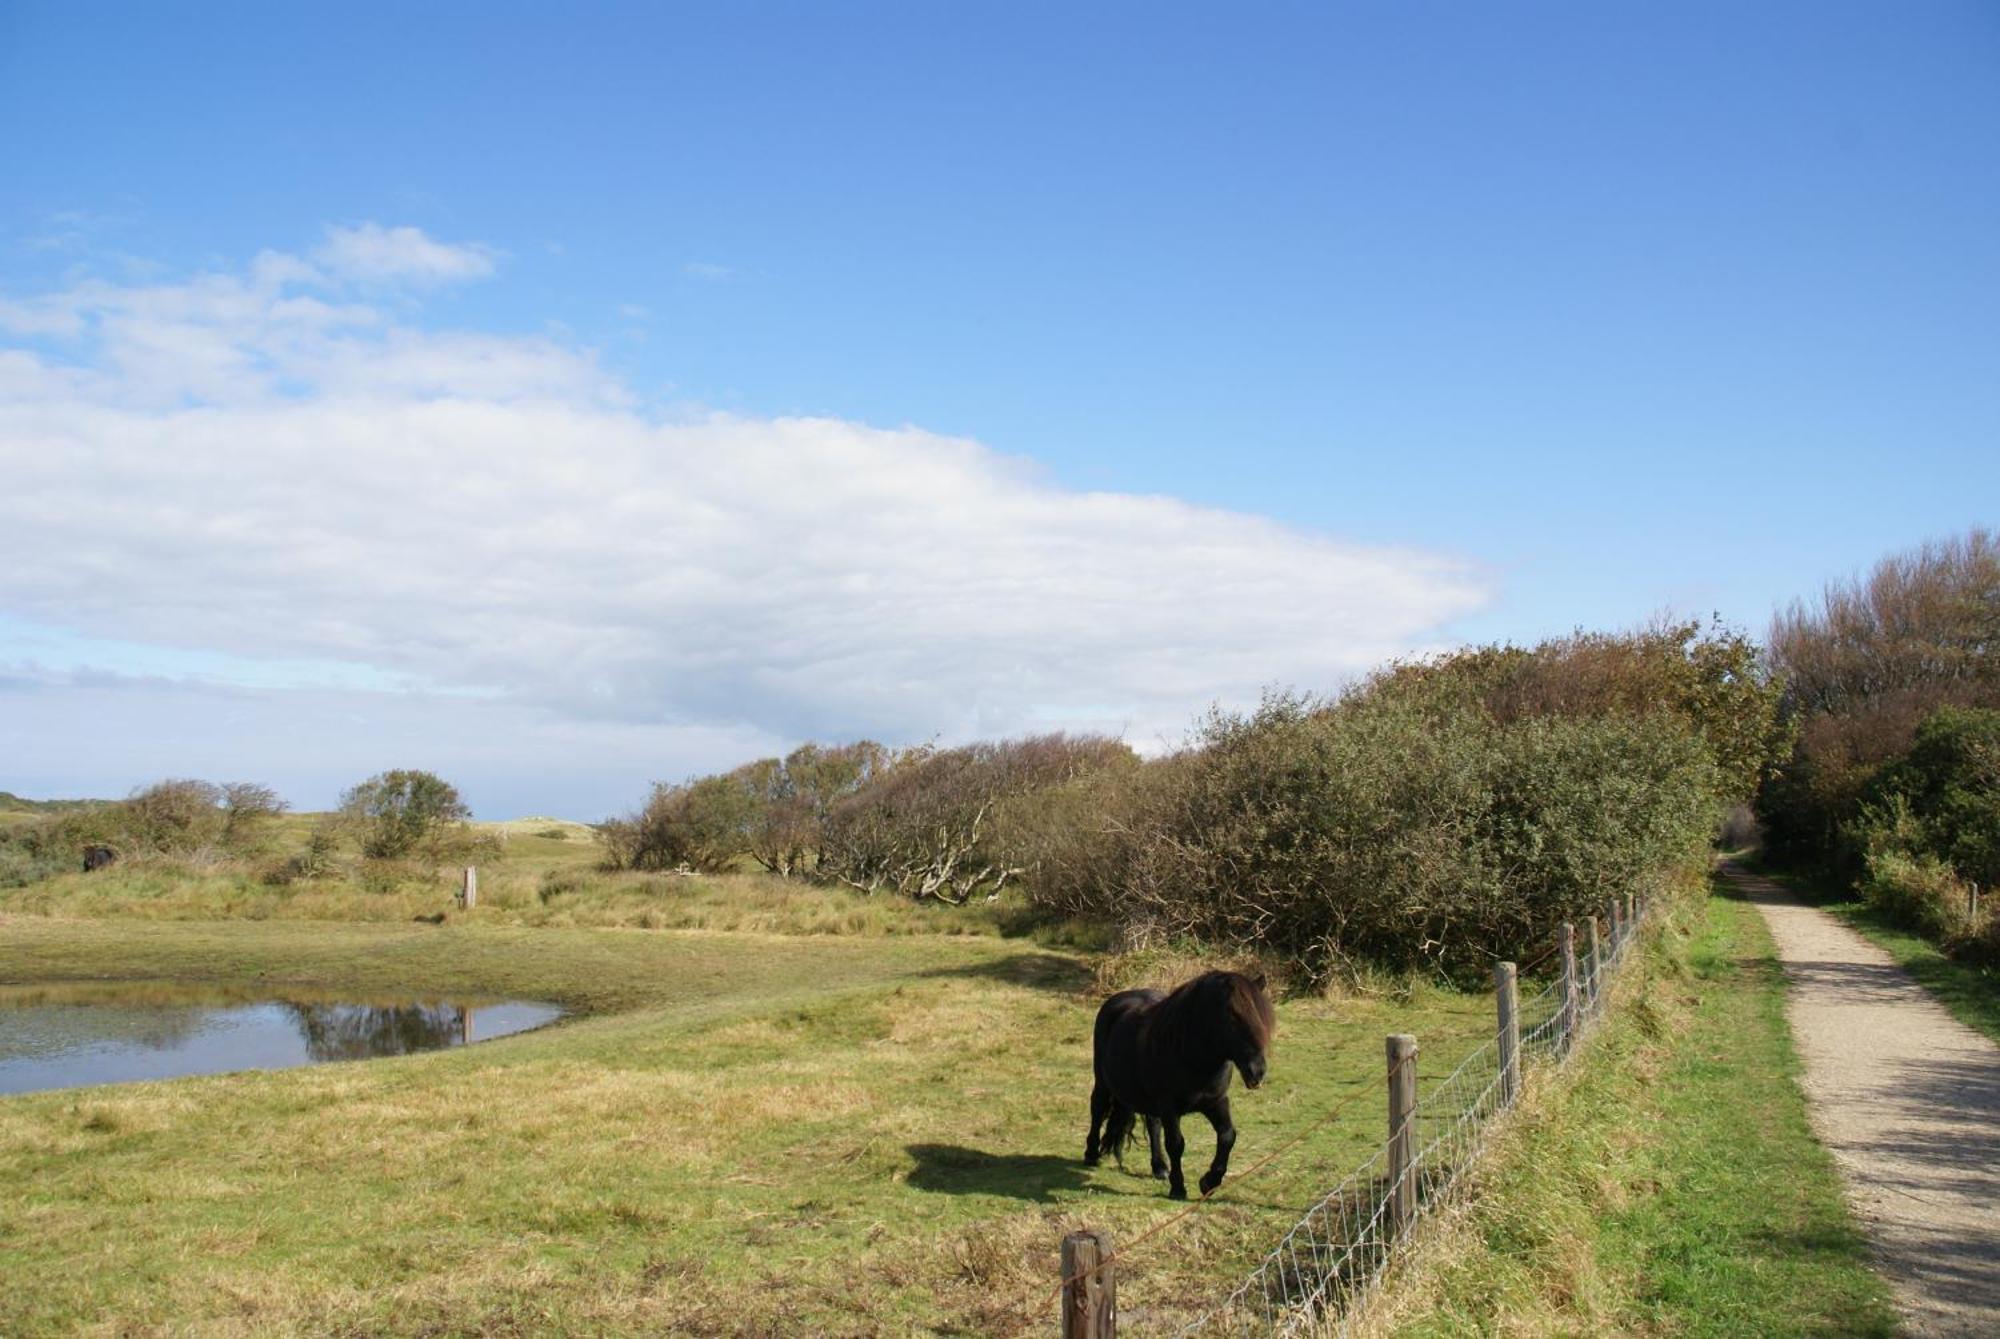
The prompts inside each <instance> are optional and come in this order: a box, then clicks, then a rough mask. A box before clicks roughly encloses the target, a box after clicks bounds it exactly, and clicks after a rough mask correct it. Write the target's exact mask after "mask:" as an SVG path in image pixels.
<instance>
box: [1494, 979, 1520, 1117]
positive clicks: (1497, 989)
mask: <svg viewBox="0 0 2000 1339" xmlns="http://www.w3.org/2000/svg"><path fill="white" fill-rule="evenodd" d="M1493 1001H1494V1010H1495V1013H1496V1015H1497V1018H1498V1022H1499V1025H1500V1105H1501V1107H1502V1108H1503V1109H1504V1108H1506V1107H1511V1106H1513V1105H1514V1099H1515V1098H1517V1097H1519V1096H1520V1095H1521V982H1520V977H1519V975H1518V974H1517V973H1516V971H1515V969H1514V964H1513V963H1511V962H1496V963H1494V964H1493Z"/></svg>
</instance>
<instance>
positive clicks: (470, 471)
mask: <svg viewBox="0 0 2000 1339" xmlns="http://www.w3.org/2000/svg"><path fill="white" fill-rule="evenodd" d="M279 11H280V7H263V6H229V7H222V6H200V5H192V6H190V5H177V6H158V5H144V6H101V5H89V4H66V5H60V6H57V5H35V4H0V302H9V303H11V304H12V307H11V308H9V309H0V316H4V312H5V310H11V311H12V312H13V319H12V322H11V325H7V324H5V323H4V322H0V358H4V357H5V356H6V354H7V351H8V350H13V351H14V354H15V357H16V362H15V364H13V366H14V368H15V371H16V373H17V376H16V378H15V380H14V381H13V382H9V381H7V380H5V379H4V377H0V405H9V404H11V409H12V413H11V415H10V416H8V417H6V418H4V419H0V424H4V426H0V462H4V463H5V465H6V468H7V470H8V474H9V477H11V478H12V479H14V480H15V481H16V488H15V490H14V491H15V494H16V497H15V504H14V505H15V506H16V508H17V510H16V511H14V512H11V513H10V512H6V510H5V508H6V505H7V504H5V503H4V502H0V522H4V523H7V529H0V565H4V566H5V568H6V569H7V571H8V575H7V576H5V577H4V578H0V788H11V789H15V790H20V791H24V792H27V793H53V792H57V791H63V792H71V793H76V792H88V793H98V794H104V793H120V792H122V791H123V790H125V789H129V788H130V787H131V786H133V785H136V784H140V783H142V782H144V781H147V780H150V779H153V778H154V777H155V776H158V775H163V774H167V773H180V772H194V773H197V774H202V775H215V776H217V777H219V778H220V777H223V776H225V775H226V776H228V777H234V776H237V775H243V776H246V777H250V778H252V779H259V780H267V781H271V782H273V783H274V784H277V785H278V786H279V788H280V789H281V790H284V791H285V792H286V793H287V794H290V795H292V797H293V798H294V799H295V800H296V801H297V802H299V803H301V804H306V805H318V804H324V803H326V802H328V801H330V799H331V798H332V795H333V794H334V793H335V792H337V790H338V788H339V787H340V786H341V785H344V784H347V783H348V782H351V781H353V780H356V779H358V778H359V776H361V775H365V774H366V773H367V772H370V771H375V770H380V769H381V768H385V767H392V766H407V765H427V764H435V765H437V766H438V767H439V770H444V771H447V772H448V773H449V774H453V775H454V777H455V779H457V780H459V781H460V782H461V784H462V785H463V786H464V788H465V789H466V790H467V792H468V794H469V795H470V796H471V797H472V799H473V802H474V804H475V806H476V807H478V808H479V809H480V811H481V812H482V814H484V815H487V816H494V817H501V816H506V815H507V814H509V813H520V812H531V811H555V812H561V813H566V814H571V815H574V816H579V817H594V816H597V815H599V814H601V813H603V812H606V811H608V810H609V809H612V808H616V807H619V806H621V805H624V804H628V803H630V802H631V800H633V799H636V798H637V796H638V793H639V791H640V790H642V789H643V785H644V782H645V781H646V780H647V779H650V778H652V777H656V776H657V777H675V776H679V775H683V774H685V773H687V772H689V771H693V770H696V769H699V768H705V767H709V766H720V765H724V764H726V763H728V762H731V761H734V760H735V758H736V757H737V756H749V754H750V753H752V752H756V751H760V750H763V749H766V748H775V747H782V746H783V745H784V744H785V743H787V742H792V741H795V740H797V739H799V738H803V737H805V736H806V735H808V734H822V735H824V734H851V733H860V732H864V731H865V732H869V733H875V734H880V735H900V736H902V737H905V738H923V737H927V736H929V735H931V734H934V733H935V734H940V735H943V736H945V737H948V738H949V737H959V736H964V735H969V734H975V733H992V732H1004V731H1011V730H1016V729H1028V728H1041V727H1045V726H1049V725H1073V726H1089V727H1098V728H1109V729H1122V730H1124V731H1126V732H1127V733H1128V734H1130V735H1133V736H1134V737H1136V738H1138V739H1140V740H1141V741H1142V742H1146V741H1154V742H1157V741H1158V740H1160V739H1163V738H1167V737H1169V736H1170V735H1171V733H1172V731H1173V730H1174V729H1175V728H1176V727H1175V723H1176V722H1184V721H1186V720H1187V719H1189V718H1190V717H1191V716H1192V714H1193V713H1194V711H1195V710H1197V709H1198V708H1199V707H1200V706H1201V705H1202V704H1203V703H1204V702H1206V701H1207V700H1209V699H1210V698H1214V697H1220V698H1223V699H1224V700H1232V701H1233V700H1241V699H1242V698H1243V697H1244V696H1245V695H1246V694H1253V693H1254V691H1255V688H1256V686H1257V685H1258V684H1261V683H1269V682H1297V683H1301V684H1304V685H1306V686H1315V687H1327V686H1332V684H1334V683H1336V682H1338V680H1339V678H1340V677H1341V676H1342V675H1344V674H1348V673H1352V672H1354V670H1355V669H1356V668H1357V667H1360V666H1364V665H1366V664H1369V663H1374V662H1375V661H1377V660H1379V659H1380V658H1382V657H1383V656H1385V655H1391V654H1395V653H1397V652H1398V651H1408V650H1418V649H1424V648H1429V647H1436V646H1441V645H1449V644H1452V643H1454V642H1458V641H1462V640H1488V639H1505V638H1512V639H1515V640H1525V639H1532V638H1535V637H1538V636H1542V635H1546V634H1548V633H1551V632H1560V631H1563V630H1566V629H1568V628H1571V627H1573V626H1578V625H1583V626H1591V627H1600V626H1620V625H1626V624H1630V623H1633V622H1636V621H1639V620H1641V619H1644V618H1646V617H1647V616H1649V615H1651V614H1653V613H1654V612H1656V611H1659V610H1661V609H1664V608H1672V609H1676V610H1679V611H1682V612H1688V613H1707V612H1708V611H1710V610H1718V611H1720V612H1721V613H1722V614H1723V615H1724V616H1725V617H1726V618H1729V619H1732V620H1734V621H1736V622H1738V623H1739V624H1742V625H1745V626H1747V627H1749V628H1751V629H1752V630H1761V629H1762V627H1763V625H1764V622H1765V620H1766V619H1767V618H1768V617H1769V615H1770V613H1771V611H1772V609H1773V607H1774V606H1775V605H1777V604H1780V603H1782V602H1784V601H1787V600H1789V599H1790V598H1792V597H1794V596H1796V595H1800V594H1808V593H1810V592H1811V591H1812V590H1814V589H1815V588H1816V587H1817V586H1818V585H1819V583H1821V582H1822V581H1824V580H1825V579H1827V578H1829V577H1836V576H1842V575H1846V574H1849V573H1852V572H1853V571H1855V570H1856V569H1858V568H1861V567H1863V566H1865V565H1866V564H1867V563H1869V562H1871V561H1872V560H1873V559H1874V558H1876V557H1877V556H1879V555H1881V554H1882V553H1884V552H1886V551H1889V550H1892V549H1896V548H1901V547H1905V546H1908V545H1911V544H1914V543H1917V542H1920V541H1922V540H1924V539H1926V538H1930V537H1934V536H1940V535H1944V534H1949V533H1953V532H1956V531H1960V530H1963V529H1965V528H1966V527H1968V526H1970V525H1973V524H1978V523H1987V524H1991V523H1993V521H1994V520H1995V517H1994V514H1993V499H1994V498H1996V497H2000V487H1996V485H2000V477H1997V476H2000V463H1996V462H2000V449H1996V446H2000V443H1996V428H2000V322H1996V320H1995V319H1994V316H1993V313H1994V312H1995V311H1996V310H2000V243H1996V240H1995V239H1996V238H2000V171H1996V168H1995V165H1996V163H2000V79H1996V78H1995V77H1994V76H1995V73H1996V71H2000V11H1996V10H1995V9H1994V8H1993V7H1992V6H1990V5H1985V4H1956V5H1954V4H1925V5H1917V6H1888V5H1879V4H1877V5H1854V6H1842V5H1828V4H1814V5H1810V6H1807V5H1776V4H1773V5H1763V6H1756V7H1743V6H1725V5H1714V6H1704V5H1693V4H1684V5H1675V6H1657V7H1650V8H1648V9H1646V10H1644V11H1641V10H1640V9H1639V8H1638V7H1636V6H1602V5H1582V4H1577V5H1532V6H1509V7H1504V8H1503V7H1476V6H1431V5H1407V6H1386V5H1339V6H1313V7H1304V6H1300V7H1265V6H1259V7H1255V8H1244V7H1228V8H1226V9H1225V8H1223V7H1214V8H1211V9H1206V10H1202V9H1192V8H1187V7H1177V6H1160V5H1152V6H1128V7H1098V6H1093V7H1090V8H1089V10H1088V12H1085V11H1084V7H1079V6H1046V7H1037V6H1026V5H1009V6H992V7H981V8H977V9H975V8H974V7H971V6H938V5H924V6H905V7H897V6H869V5H851V6H843V7H835V6H805V5H799V6H775V5H733V6H717V7H712V8H702V7H696V6H678V7H674V8H673V9H671V10H669V9H666V8H664V7H659V6H632V7H616V6H564V7H553V6H537V7H530V6H516V5H494V4H482V5H476V6H471V5H468V6H450V5H426V6H422V7H418V8H415V9H414V10H413V8H412V7H409V6H370V5H355V4H349V5H342V6H338V7H331V6H330V7H326V8H325V9H324V10H323V11H321V12H319V13H307V12H302V11H300V10H298V9H286V10H285V11H284V12H279ZM260 254H275V255H282V256H284V257H288V258H290V262H289V263H288V264H289V268H286V267H280V266H278V265H276V263H275V262H273V263H270V264H267V265H266V266H265V267H264V269H262V270H258V269H257V268H256V266H257V263H258V262H257V257H258V256H259V255H260ZM218 284H221V285H224V286H228V285H234V287H230V288H229V290H228V292H229V297H228V300H227V301H226V302H221V301H215V300H211V299H214V297H215V292H216V291H217V290H216V286H217V285H218ZM300 304H316V305H313V306H312V307H311V308H310V309H309V310H308V309H307V308H305V307H302V306H301V305H300ZM350 336H351V338H350ZM0 366H5V365H0ZM225 370H226V375H225ZM523 387H528V388H529V389H527V390H524V389H523ZM8 396H12V397H13V398H12V400H11V402H10V401H9V400H8V399H7V398H6V397H8ZM371 415H372V416H373V417H370V416H371ZM800 425H806V426H803V427H802V426H800ZM906 430H907V431H906ZM274 442H277V443H280V444H283V443H290V444H291V446H290V448H286V447H284V446H282V445H280V446H273V445H272V444H273V443H274ZM285 449H293V450H296V452H297V453H298V454H297V455H296V456H290V457H287V456H284V455H283V450H285ZM606 453H608V454H606ZM57 458H59V459H60V460H66V461H67V462H68V463H69V468H68V469H67V471H65V470H64V469H62V468H58V467H57V466H54V465H51V464H50V463H49V462H50V461H51V460H52V459H57ZM407 461H421V462H422V464H421V465H420V466H415V467H410V468H409V469H408V475H409V477H408V480H407V484H408V486H407V487H404V488H399V487H398V486H397V484H396V480H397V477H398V475H399V473H401V472H402V471H403V469H404V468H405V465H404V462H407ZM24 462H29V464H24ZM301 462H312V463H311V465H310V467H308V466H307V465H305V464H302V463H301ZM566 462H567V463H566ZM577 462H580V463H577ZM260 471H263V473H260ZM577 471H582V472H584V473H586V474H588V475H590V476H591V477H592V478H593V479H596V480H598V481H600V482H603V483H605V484H606V486H604V487H597V488H593V487H590V486H586V485H585V484H584V483H581V482H579V481H578V480H577V479H576V478H575V477H574V475H575V474H576V473H577ZM857 477H859V478H863V479H865V480H866V482H867V487H866V488H865V489H862V490H861V492H860V493H857V494H856V495H854V496H852V497H850V496H848V495H847V494H846V493H845V492H844V490H845V489H846V487H847V486H848V484H849V483H851V482H853V481H854V480H855V479H856V478H857ZM308 478H309V479H310V481H311V485H310V487H309V488H308V487H307V486H306V485H305V484H303V483H301V480H302V479H308ZM177 489H178V490H184V491H185V496H184V497H182V496H181V494H180V493H177V492H176V491H175V490H177ZM288 489H293V490H297V491H296V492H293V493H288V492H287V490H288ZM176 498H180V501H178V502H176V501H175V500H174V499H176ZM321 500H325V501H326V505H325V506H324V507H322V506H319V505H316V504H317V503H319V502H320V501H321ZM92 510H95V512H96V515H95V516H94V517H93V516H92V515H88V514H85V513H88V512H90V511H92ZM197 516H198V517H199V519H198V520H197V519H190V518H191V517H197ZM850 526H851V527H852V529H851V530H850V531H847V532H846V538H845V539H844V540H843V538H842V535H843V527H850ZM485 527H494V528H500V529H503V530H505V531H507V532H509V533H512V534H514V535H515V536H517V537H519V542H518V543H516V544H513V545H511V546H510V545H504V544H501V543H499V541H498V540H496V538H495V537H494V536H492V535H490V534H487V533H486V530H485ZM802 529H807V530H810V531H812V532H813V534H814V536H815V540H814V542H813V543H812V544H808V545H800V544H799V543H797V542H796V541H797V537H798V536H799V534H800V532H801V530H802ZM274 530H282V531H284V532H285V533H286V534H287V535H289V536H290V538H289V539H287V540H286V541H285V542H284V543H282V544H280V543H278V542H276V541H275V540H270V539H268V538H265V537H264V536H267V534H268V533H269V532H271V531H274ZM10 533H11V536H12V537H11V538H10V537H9V535H10ZM251 535H255V536H259V538H258V539H257V541H256V545H254V546H252V547H244V546H245V545H248V544H250V542H251V541H250V540H249V539H247V538H246V536H251ZM432 545H437V546H440V547H438V548H433V547H430V546H432ZM485 545H492V546H493V547H492V548H491V549H490V550H489V549H487V548H484V547H482V546H485ZM468 553H471V554H473V555H474V556H473V557H472V558H467V557H466V555H467V554H468ZM752 554H761V555H762V557H761V558H759V559H758V560H756V561H752V560H751V557H750V555H752ZM384 555H388V556H389V557H393V558H395V559H396V561H395V562H391V561H388V560H387V558H384ZM786 555H789V557H787V556H786ZM940 555H947V556H945V557H941V556H940ZM373 559H381V561H372V560H373ZM529 559H532V561H529ZM419 561H421V562H426V563H430V564H432V565H433V566H434V567H435V568H436V572H435V576H436V580H428V581H427V580H411V579H410V578H409V570H408V564H409V563H411V562H419ZM458 562H467V563H470V566H466V567H458V566H454V565H453V564H454V563H458ZM1266 570H1268V572H1269V573H1270V574H1271V575H1270V576H1269V577H1268V578H1267V577H1265V576H1261V575H1259V573H1261V572H1264V571H1266ZM339 573H344V574H345V575H344V577H343V578H342V579H339V580H336V579H335V577H336V574H339ZM661 573H669V574H678V575H672V576H660V575H659V574H661ZM224 574H228V576H225V575H224ZM447 576H449V577H451V578H452V580H451V581H450V582H447V581H446V580H445V578H446V577H447ZM656 576H658V577H659V579H658V580H655V579H653V578H654V577H656ZM231 578H233V579H231ZM191 587H195V588H199V590H200V592H201V593H200V594H198V595H197V594H190V593H189V589H190V588H191ZM745 606H749V607H752V608H754V610H755V617H754V618H746V617H745V616H743V615H742V609H743V608H744V607H745ZM994 611H998V612H997V614H996V613H995V612H994ZM989 614H990V615H993V616H990V617H989V616H988V615H989ZM760 647H767V648H772V649H771V650H770V652H769V654H765V653H764V652H762V651H760V649H759V648H760ZM169 721H172V722H174V723H175V724H173V725H172V727H171V728H169V726H168V725H167V724H166V722H169ZM303 721H322V722H324V724H323V726H322V727H320V728H317V729H310V730H309V729H306V728H304V727H303V726H301V725H300V724H299V723H300V722H303ZM280 722H285V723H289V724H287V725H286V726H285V727H284V728H282V729H281V728H280V726H279V724H278V723H280ZM10 737H11V743H12V746H11V747H9V746H8V745H9V740H10ZM280 737H282V738H283V740H284V741H285V742H284V745H283V747H282V748H281V747H279V745H278V744H277V743H276V742H274V741H276V740H278V739H279V738H280ZM79 740H86V741H95V743H96V744H97V747H85V748H78V747H77V743H78V741H79ZM412 755H414V756H412ZM557 756H559V757H560V763H559V764H558V763H556V762H555V761H553V759H554V758H556V757H557ZM377 758H379V761H374V762H371V761H370V760H371V759H377ZM356 769H359V770H358V771H357V770H356Z"/></svg>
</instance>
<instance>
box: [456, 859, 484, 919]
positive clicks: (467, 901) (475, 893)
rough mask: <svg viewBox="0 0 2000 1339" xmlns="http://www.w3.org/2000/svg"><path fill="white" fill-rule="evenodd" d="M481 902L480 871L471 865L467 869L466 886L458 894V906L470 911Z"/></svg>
mask: <svg viewBox="0 0 2000 1339" xmlns="http://www.w3.org/2000/svg"><path fill="white" fill-rule="evenodd" d="M478 901H479V871H478V870H477V869H475V868H474V867H473V866H471V865H467V866H466V867H465V884H464V886H463V887H461V888H460V889H459V892H458V905H460V906H461V907H464V908H465V909H466V910H468V911H470V910H471V909H472V907H473V905H474V904H476V903H477V902H478Z"/></svg>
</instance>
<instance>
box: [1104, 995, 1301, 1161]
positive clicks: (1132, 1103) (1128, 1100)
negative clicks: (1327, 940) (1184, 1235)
mask: <svg viewBox="0 0 2000 1339" xmlns="http://www.w3.org/2000/svg"><path fill="white" fill-rule="evenodd" d="M1276 1026H1277V1015H1276V1014H1275V1013H1274V1012H1273V1011H1272V1009H1271V999H1270V996H1268V995H1266V994H1265V993H1264V978H1263V976H1262V974H1259V975H1257V976H1244V975H1243V974H1242V973H1240V972H1207V973H1204V974H1203V975H1201V976H1198V977H1196V978H1195V979H1194V980H1192V981H1189V982H1187V983H1186V984H1185V985H1182V986H1180V987H1178V988H1176V989H1175V990H1174V991H1173V992H1172V993H1171V994H1169V993H1167V992H1165V991H1159V990H1124V991H1120V992H1119V993H1118V994H1116V995H1113V996H1112V997H1111V998H1110V999H1108V1000H1106V1001H1105V1002H1104V1006H1103V1007H1102V1008H1101V1009H1099V1010H1098V1011H1097V1030H1096V1036H1095V1042H1096V1045H1095V1049H1094V1053H1093V1055H1092V1068H1093V1070H1094V1071H1095V1074H1096V1083H1095V1085H1094V1086H1093V1087H1092V1088H1091V1090H1090V1139H1089V1141H1088V1142H1087V1143H1085V1144H1084V1147H1083V1160H1084V1162H1085V1163H1086V1164H1088V1165H1090V1166H1093V1167H1094V1166H1096V1165H1097V1161H1098V1159H1099V1158H1101V1157H1102V1156H1103V1155H1104V1151H1105V1150H1106V1149H1109V1150H1111V1152H1112V1154H1113V1156H1115V1157H1118V1158H1120V1160H1121V1161H1122V1160H1123V1154H1124V1150H1125V1144H1126V1142H1127V1141H1128V1140H1130V1139H1131V1137H1132V1129H1133V1125H1134V1122H1135V1121H1137V1120H1139V1119H1141V1118H1143V1119H1144V1120H1145V1122H1146V1141H1147V1143H1148V1144H1150V1145H1151V1147H1152V1154H1153V1175H1154V1176H1156V1177H1164V1178H1166V1179H1167V1193H1168V1194H1169V1195H1170V1196H1171V1197H1172V1198H1174V1199H1177V1200H1184V1199H1186V1198H1187V1182H1186V1181H1185V1180H1184V1179H1182V1177H1181V1151H1182V1150H1183V1149H1184V1148H1186V1147H1187V1141H1186V1140H1185V1139H1183V1138H1182V1137H1181V1117H1182V1116H1185V1115H1189V1114H1190V1113H1199V1114H1201V1115H1202V1116H1205V1117H1206V1118H1207V1119H1208V1123H1209V1124H1210V1125H1212V1126H1214V1127H1215V1161H1214V1162H1212V1163H1210V1164H1209V1168H1208V1171H1207V1172H1205V1173H1203V1175H1202V1178H1201V1193H1202V1194H1204V1195H1210V1194H1213V1193H1214V1192H1215V1188H1216V1187H1217V1186H1219V1185H1221V1184H1222V1178H1223V1175H1224V1173H1226V1172H1227V1171H1228V1170H1229V1150H1230V1149H1231V1148H1232V1147H1234V1146H1235V1143H1236V1126H1235V1124H1234V1123H1233V1122H1231V1120H1230V1119H1229V1073H1230V1070H1231V1069H1234V1070H1235V1071H1236V1072H1238V1073H1240V1074H1241V1075H1242V1076H1243V1085H1244V1086H1245V1087H1246V1088H1255V1087H1256V1086H1257V1085H1258V1084H1260V1083H1262V1082H1263V1081H1264V1067H1265V1061H1264V1053H1265V1052H1266V1051H1267V1050H1268V1049H1269V1048H1270V1045H1271V1032H1272V1030H1273V1029H1274V1028H1275V1027H1276ZM1100 1131H1101V1132H1102V1135H1103V1137H1102V1139H1100V1138H1099V1133H1100ZM1163 1134H1164V1135H1165V1143H1166V1149H1165V1152H1164V1154H1163V1153H1162V1151H1161V1148H1160V1145H1161V1136H1162V1135H1163Z"/></svg>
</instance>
